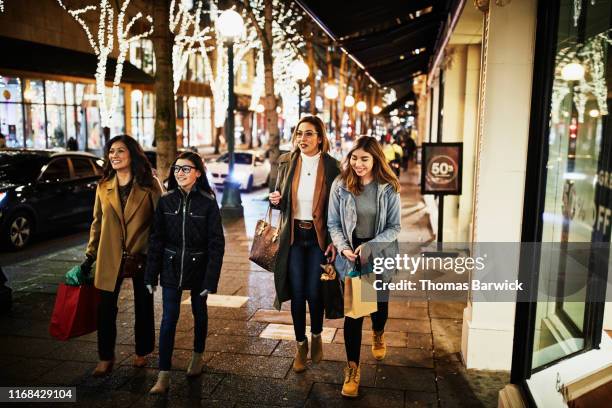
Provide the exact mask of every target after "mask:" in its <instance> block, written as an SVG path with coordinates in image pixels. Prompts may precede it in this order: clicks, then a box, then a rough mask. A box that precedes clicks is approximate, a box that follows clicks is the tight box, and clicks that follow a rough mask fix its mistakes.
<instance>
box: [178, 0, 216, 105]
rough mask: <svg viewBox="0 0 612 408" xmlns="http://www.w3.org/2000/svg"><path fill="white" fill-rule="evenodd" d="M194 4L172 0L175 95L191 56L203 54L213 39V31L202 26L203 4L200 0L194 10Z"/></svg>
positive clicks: (183, 0)
mask: <svg viewBox="0 0 612 408" xmlns="http://www.w3.org/2000/svg"><path fill="white" fill-rule="evenodd" d="M193 5H194V4H193V2H190V1H187V0H179V1H178V2H177V1H176V0H172V1H171V3H170V15H169V23H170V31H172V33H174V45H173V46H172V79H173V82H174V94H175V95H176V94H177V92H178V88H179V86H180V84H181V79H182V78H183V75H184V74H185V70H186V69H187V64H188V62H189V58H190V56H191V55H193V54H196V53H197V52H201V50H202V48H205V44H206V41H208V40H210V39H211V36H210V35H209V34H210V32H211V31H212V30H211V28H210V27H208V26H204V27H202V26H201V16H202V6H203V2H202V1H201V0H199V1H198V2H197V6H196V7H195V12H191V11H190V10H192V9H193Z"/></svg>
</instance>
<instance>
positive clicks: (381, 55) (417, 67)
mask: <svg viewBox="0 0 612 408" xmlns="http://www.w3.org/2000/svg"><path fill="white" fill-rule="evenodd" d="M296 2H297V3H298V4H299V5H300V6H301V7H302V8H303V9H304V10H305V11H306V13H307V14H308V15H310V17H311V18H312V19H313V20H314V21H315V22H316V23H317V24H318V25H319V26H320V27H321V28H322V29H323V31H325V32H326V33H327V35H329V36H330V37H331V38H332V40H334V41H335V42H336V43H337V44H338V45H339V46H340V47H341V48H343V49H344V50H345V51H346V52H347V53H348V54H349V55H350V56H351V58H352V59H353V60H354V61H355V62H356V63H357V64H358V65H360V66H361V67H362V68H363V69H364V70H365V71H366V72H367V73H368V74H369V75H370V77H372V78H373V79H374V80H375V81H376V82H377V83H378V84H380V85H381V86H391V87H394V88H395V89H396V91H397V94H398V98H402V97H404V96H406V94H407V93H408V92H410V89H411V84H410V79H411V78H412V77H414V76H416V75H419V74H420V73H427V72H428V68H429V65H430V62H431V59H432V56H433V55H434V53H435V51H436V46H437V44H439V42H440V40H441V37H442V35H443V32H444V27H445V25H446V24H447V22H448V20H449V19H448V16H449V14H450V13H451V9H453V8H456V7H457V4H458V1H456V0H402V1H400V0H375V1H372V0H352V1H348V0H336V1H333V2H330V1H325V0H296Z"/></svg>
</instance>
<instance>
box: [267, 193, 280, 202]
mask: <svg viewBox="0 0 612 408" xmlns="http://www.w3.org/2000/svg"><path fill="white" fill-rule="evenodd" d="M269 198H270V202H271V203H272V204H273V205H278V203H280V200H281V193H280V192H278V191H274V192H273V193H270V197H269Z"/></svg>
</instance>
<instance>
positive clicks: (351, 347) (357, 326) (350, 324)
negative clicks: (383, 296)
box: [344, 301, 389, 364]
mask: <svg viewBox="0 0 612 408" xmlns="http://www.w3.org/2000/svg"><path fill="white" fill-rule="evenodd" d="M377 304H378V310H377V311H376V312H374V313H372V314H370V319H372V330H374V331H382V330H385V324H386V323H387V317H388V316H389V302H386V301H385V302H377ZM362 327H363V317H360V318H358V319H353V318H352V317H348V316H347V317H345V318H344V348H345V349H346V359H347V361H354V362H355V363H357V364H359V354H360V351H361V328H362Z"/></svg>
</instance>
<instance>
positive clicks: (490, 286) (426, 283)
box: [373, 279, 524, 291]
mask: <svg viewBox="0 0 612 408" xmlns="http://www.w3.org/2000/svg"><path fill="white" fill-rule="evenodd" d="M523 283H524V282H519V281H518V279H516V280H514V281H512V282H511V281H508V280H507V279H506V280H505V281H503V282H481V281H479V280H477V279H474V280H473V281H471V283H470V282H433V281H431V280H428V279H419V280H418V281H411V280H408V279H402V280H400V281H398V282H387V283H385V282H382V281H380V280H377V281H375V282H374V284H373V285H374V289H376V290H444V291H460V290H469V289H470V287H471V289H472V290H482V291H484V290H486V291H491V290H494V291H521V290H523Z"/></svg>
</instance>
